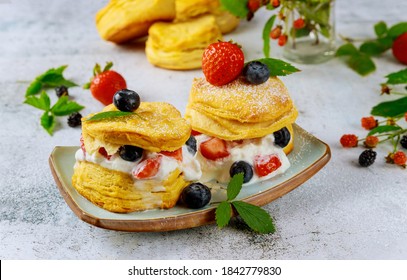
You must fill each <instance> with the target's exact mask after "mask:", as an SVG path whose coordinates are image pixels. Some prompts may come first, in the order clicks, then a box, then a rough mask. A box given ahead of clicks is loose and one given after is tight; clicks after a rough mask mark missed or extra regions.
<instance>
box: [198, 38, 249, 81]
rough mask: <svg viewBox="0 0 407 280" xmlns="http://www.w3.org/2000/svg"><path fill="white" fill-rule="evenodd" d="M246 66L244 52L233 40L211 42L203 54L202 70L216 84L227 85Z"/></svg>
mask: <svg viewBox="0 0 407 280" xmlns="http://www.w3.org/2000/svg"><path fill="white" fill-rule="evenodd" d="M243 67H244V54H243V51H242V50H241V49H240V47H239V46H238V45H236V44H234V43H231V42H218V43H213V44H210V45H209V46H208V47H207V48H206V49H205V51H204V54H203V56H202V71H203V73H204V75H205V77H206V80H207V81H208V82H209V83H211V84H212V85H214V86H222V85H225V84H227V83H229V82H231V81H233V80H234V79H236V78H237V76H239V75H240V73H241V72H242V69H243Z"/></svg>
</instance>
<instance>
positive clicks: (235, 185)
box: [215, 173, 275, 233]
mask: <svg viewBox="0 0 407 280" xmlns="http://www.w3.org/2000/svg"><path fill="white" fill-rule="evenodd" d="M242 185H243V173H238V174H235V175H234V176H233V177H232V179H231V180H230V182H229V184H228V186H227V192H226V194H227V200H226V201H222V202H221V203H220V204H219V205H218V207H217V208H216V211H215V217H216V223H217V225H218V227H220V228H223V227H225V226H226V225H228V224H229V221H230V218H231V216H232V208H234V209H235V210H236V212H237V213H238V214H239V215H240V217H241V218H242V219H243V221H244V222H245V223H246V224H247V225H248V226H249V227H250V228H251V229H252V230H254V231H256V232H259V233H273V232H275V227H274V224H273V220H272V218H271V217H270V215H269V214H268V213H267V212H266V211H265V210H264V209H262V208H260V207H258V206H256V205H253V204H250V203H247V202H243V201H235V200H234V199H235V198H236V197H237V196H238V194H239V193H240V191H241V189H242Z"/></svg>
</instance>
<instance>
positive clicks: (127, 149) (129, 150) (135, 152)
mask: <svg viewBox="0 0 407 280" xmlns="http://www.w3.org/2000/svg"><path fill="white" fill-rule="evenodd" d="M119 155H120V157H121V158H122V159H124V160H126V161H137V160H139V159H141V157H142V156H143V149H142V148H140V147H136V146H130V145H124V146H121V147H120V149H119Z"/></svg>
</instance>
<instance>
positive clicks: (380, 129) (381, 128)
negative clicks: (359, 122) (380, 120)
mask: <svg viewBox="0 0 407 280" xmlns="http://www.w3.org/2000/svg"><path fill="white" fill-rule="evenodd" d="M400 129H401V127H399V126H395V125H381V126H377V127H375V128H373V129H372V130H371V131H369V133H368V134H367V135H368V136H370V135H374V134H377V133H383V132H389V131H394V130H400Z"/></svg>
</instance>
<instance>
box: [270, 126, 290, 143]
mask: <svg viewBox="0 0 407 280" xmlns="http://www.w3.org/2000/svg"><path fill="white" fill-rule="evenodd" d="M273 135H274V143H275V144H276V145H277V146H280V147H281V148H284V147H285V146H287V145H288V143H290V140H291V134H290V131H289V130H288V129H287V128H286V127H283V128H282V129H280V130H278V131H276V132H274V133H273Z"/></svg>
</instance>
